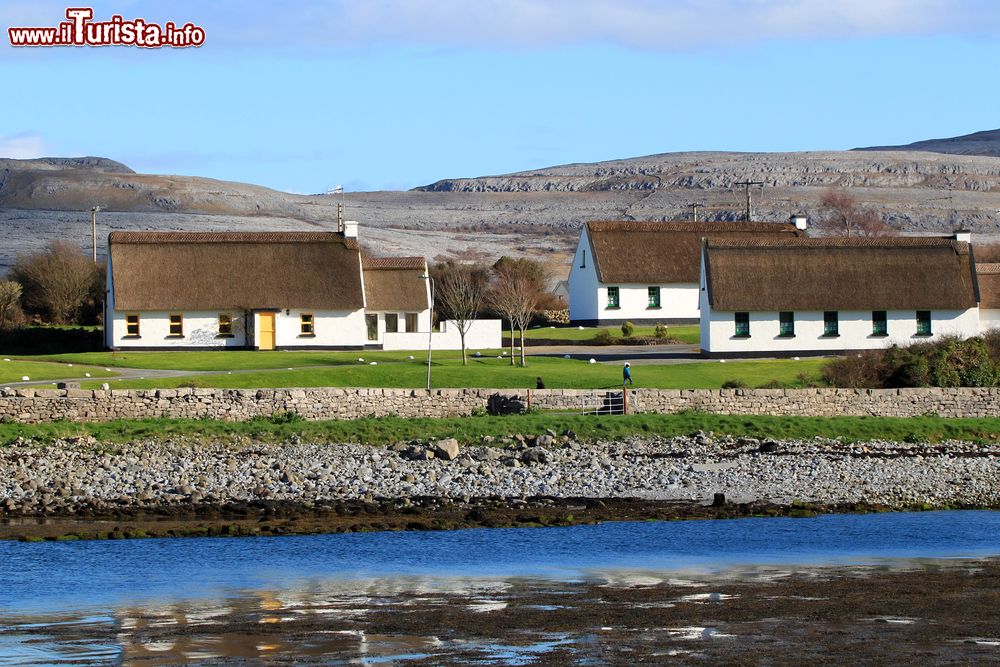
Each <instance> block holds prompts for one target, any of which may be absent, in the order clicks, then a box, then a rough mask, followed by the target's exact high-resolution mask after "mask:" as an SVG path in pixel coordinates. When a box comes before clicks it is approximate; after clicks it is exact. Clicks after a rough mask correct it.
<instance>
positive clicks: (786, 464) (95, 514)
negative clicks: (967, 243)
mask: <svg viewBox="0 0 1000 667" xmlns="http://www.w3.org/2000/svg"><path fill="white" fill-rule="evenodd" d="M718 494H722V496H724V498H723V497H722V496H719V495H718ZM581 499H582V500H583V504H582V505H581V504H580V503H581ZM613 499H619V500H625V499H631V500H630V502H631V503H633V504H632V505H630V507H632V508H633V511H632V512H626V515H627V516H630V517H631V516H635V517H637V518H638V516H641V515H643V512H642V510H641V509H636V505H634V503H636V502H642V503H646V504H647V506H648V507H649V508H660V509H661V510H662V508H664V507H668V506H670V507H675V508H676V507H679V506H681V505H683V504H687V505H690V506H695V507H702V506H706V505H712V504H713V503H714V504H715V505H716V506H717V507H720V506H737V505H741V506H743V507H744V511H743V512H742V513H743V514H746V513H748V512H756V513H761V512H760V509H761V508H766V507H770V508H774V507H778V508H781V507H785V508H791V507H797V508H801V507H803V506H804V505H815V506H830V507H850V506H863V507H880V508H910V507H997V506H1000V445H997V444H990V445H980V444H974V443H967V442H957V441H952V442H944V443H938V444H927V443H898V442H865V443H844V442H840V441H836V440H826V439H819V438H817V439H813V440H804V441H802V440H789V441H775V440H757V439H753V438H731V437H714V436H713V435H712V434H708V433H700V434H697V435H693V436H689V437H675V438H662V437H656V436H642V437H640V436H636V437H630V438H625V439H622V440H617V441H614V442H603V441H595V442H579V441H577V439H576V438H575V436H574V434H572V433H564V434H556V433H553V432H548V433H545V434H542V435H538V436H531V437H525V436H522V435H516V436H513V437H509V438H504V439H501V440H498V441H492V440H488V441H486V442H483V443H481V444H478V445H475V446H460V445H459V443H458V442H457V441H455V440H441V441H435V442H419V441H414V442H410V443H399V444H397V445H394V446H391V447H384V446H366V445H358V444H335V443H305V442H287V443H280V444H273V443H271V444H269V443H261V442H255V441H251V440H247V439H233V440H231V441H227V442H211V443H205V442H200V441H198V440H197V439H193V438H192V439H175V440H170V441H156V440H147V441H138V442H132V443H128V444H109V443H101V442H97V441H94V440H93V439H91V438H77V439H69V440H62V441H55V442H52V443H46V444H42V443H35V442H32V441H26V440H16V441H14V442H12V443H9V444H8V445H7V446H5V447H2V448H0V518H2V519H3V520H4V522H5V524H7V525H9V524H10V523H11V520H15V522H16V521H17V520H24V519H31V518H74V517H75V518H82V519H86V518H99V517H122V516H139V515H147V514H148V515H160V516H167V517H184V516H186V515H191V516H201V517H203V518H204V517H206V516H211V517H215V518H216V519H218V520H222V519H224V518H225V515H226V508H244V509H245V508H247V507H248V506H249V507H253V508H257V509H256V510H254V511H256V512H258V513H260V512H262V511H264V512H265V513H270V514H277V515H282V514H293V515H301V514H303V513H308V512H309V511H311V510H313V509H315V508H319V509H323V508H325V509H326V510H332V511H333V512H334V513H336V514H337V515H338V516H343V515H344V514H345V513H346V514H357V513H365V511H366V510H365V508H367V513H368V514H380V513H381V514H385V513H386V508H387V507H391V508H392V510H393V511H399V512H403V513H405V514H408V515H410V518H411V519H412V518H413V515H421V514H425V513H430V514H433V513H434V512H433V511H432V510H434V509H435V508H437V509H440V507H442V506H443V505H447V506H449V507H452V511H450V513H448V516H449V517H462V516H468V515H469V514H470V512H471V514H472V515H473V516H475V512H474V511H470V510H469V508H473V509H476V508H479V509H482V508H484V507H487V508H494V509H496V508H508V509H511V508H513V510H517V509H518V508H523V507H526V506H536V507H538V506H541V507H545V506H548V507H554V508H557V509H558V514H559V515H560V516H565V515H566V514H567V513H572V512H573V511H574V509H575V510H577V515H579V516H578V517H577V518H578V519H579V518H580V517H585V516H587V513H586V512H582V513H581V511H582V510H585V509H588V508H589V509H593V507H594V504H593V503H591V502H589V500H613ZM484 502H485V503H486V505H484V504H483V503H484ZM372 507H375V508H377V509H376V510H372V509H371V508H372ZM463 507H464V508H465V510H466V511H465V512H464V513H463V511H462V508H463ZM261 508H265V510H262V509H261ZM290 508H291V509H290ZM345 508H347V509H346V510H345ZM351 508H354V509H353V510H352V509H351ZM358 508H360V509H358ZM455 508H457V509H455ZM748 508H749V509H748ZM355 510H357V511H355ZM251 513H253V512H251ZM649 514H651V515H655V516H662V511H652V510H650V512H649ZM679 514H680V515H683V512H680V513H679ZM418 518H419V516H418ZM591 518H593V519H601V518H621V517H618V516H616V515H614V513H612V515H611V516H606V515H605V516H592V517H591ZM570 521H571V522H572V519H571V520H570ZM540 522H541V523H545V521H544V520H542V521H540ZM411 523H412V522H411ZM479 523H483V522H479ZM500 523H501V524H502V523H503V521H501V522H500ZM522 523H523V521H522ZM466 524H468V522H466ZM486 525H489V524H488V523H487V524H486ZM375 527H376V528H377V527H378V525H376V526H375ZM389 527H393V528H395V527H414V526H412V525H409V524H407V523H403V524H401V525H391V526H389ZM417 527H419V526H417ZM424 527H451V525H443V526H437V525H430V526H424ZM322 529H323V528H322V526H319V527H315V526H314V527H313V528H311V529H310V530H322ZM8 533H9V531H8ZM6 536H10V535H9V534H8V535H6Z"/></svg>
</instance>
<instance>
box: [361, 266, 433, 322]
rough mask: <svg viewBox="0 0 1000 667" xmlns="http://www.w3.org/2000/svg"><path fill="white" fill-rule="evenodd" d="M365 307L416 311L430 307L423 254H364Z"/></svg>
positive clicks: (371, 309)
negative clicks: (421, 255) (416, 255)
mask: <svg viewBox="0 0 1000 667" xmlns="http://www.w3.org/2000/svg"><path fill="white" fill-rule="evenodd" d="M362 267H363V268H364V272H365V301H366V303H367V306H366V308H367V310H369V311H375V310H387V311H409V312H411V313H412V312H419V311H421V310H427V309H428V308H430V301H429V299H428V298H427V281H426V280H424V279H423V278H421V276H423V275H426V274H427V262H426V261H425V260H424V258H423V257H365V258H364V261H363V262H362Z"/></svg>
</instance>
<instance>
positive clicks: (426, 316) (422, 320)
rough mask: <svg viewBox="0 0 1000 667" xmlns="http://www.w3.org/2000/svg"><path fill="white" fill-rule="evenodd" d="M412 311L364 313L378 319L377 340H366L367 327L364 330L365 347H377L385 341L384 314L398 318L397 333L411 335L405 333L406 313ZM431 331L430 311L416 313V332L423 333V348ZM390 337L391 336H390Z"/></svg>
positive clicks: (428, 309)
mask: <svg viewBox="0 0 1000 667" xmlns="http://www.w3.org/2000/svg"><path fill="white" fill-rule="evenodd" d="M407 312H411V313H412V312H414V311H412V310H411V311H400V312H395V311H375V312H372V311H370V310H369V311H366V314H367V315H375V316H376V317H377V318H378V338H376V339H375V340H369V339H368V329H367V325H366V328H365V343H366V344H367V345H378V344H381V343H382V342H383V341H384V340H385V335H386V331H385V316H386V314H389V315H392V314H395V315H396V316H397V317H398V318H399V331H398V332H397V333H411V332H408V331H406V313H407ZM430 330H431V309H430V308H427V309H425V310H422V311H419V312H418V313H417V332H423V334H424V347H426V346H427V332H428V331H430ZM390 335H392V334H390ZM397 349H409V348H397Z"/></svg>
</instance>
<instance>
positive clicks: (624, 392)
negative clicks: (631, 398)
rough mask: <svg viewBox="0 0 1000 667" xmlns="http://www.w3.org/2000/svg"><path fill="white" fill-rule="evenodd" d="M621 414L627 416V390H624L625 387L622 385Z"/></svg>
mask: <svg viewBox="0 0 1000 667" xmlns="http://www.w3.org/2000/svg"><path fill="white" fill-rule="evenodd" d="M622 414H623V415H627V414H628V389H626V388H625V385H622Z"/></svg>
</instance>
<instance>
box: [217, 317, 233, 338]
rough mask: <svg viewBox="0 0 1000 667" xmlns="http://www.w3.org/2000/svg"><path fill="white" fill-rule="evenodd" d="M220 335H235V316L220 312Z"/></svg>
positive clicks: (227, 336)
mask: <svg viewBox="0 0 1000 667" xmlns="http://www.w3.org/2000/svg"><path fill="white" fill-rule="evenodd" d="M219 336H220V337H223V338H232V337H233V316H232V315H226V314H225V313H219Z"/></svg>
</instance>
